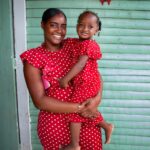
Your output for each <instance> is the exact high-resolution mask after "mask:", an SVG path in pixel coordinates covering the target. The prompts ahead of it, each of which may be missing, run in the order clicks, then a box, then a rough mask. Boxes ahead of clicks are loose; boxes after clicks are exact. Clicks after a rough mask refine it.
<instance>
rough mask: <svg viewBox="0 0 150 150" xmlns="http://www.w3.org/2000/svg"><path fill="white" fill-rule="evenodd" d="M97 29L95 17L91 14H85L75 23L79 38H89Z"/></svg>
mask: <svg viewBox="0 0 150 150" xmlns="http://www.w3.org/2000/svg"><path fill="white" fill-rule="evenodd" d="M98 29H99V26H98V24H97V18H96V16H94V15H92V14H85V15H84V16H83V17H81V19H80V20H79V22H78V24H77V33H78V36H79V39H80V40H87V39H91V38H92V36H93V35H94V34H95V33H96V32H97V31H98Z"/></svg>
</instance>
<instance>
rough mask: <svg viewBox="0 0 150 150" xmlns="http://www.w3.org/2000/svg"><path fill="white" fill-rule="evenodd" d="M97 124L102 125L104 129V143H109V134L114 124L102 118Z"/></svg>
mask: <svg viewBox="0 0 150 150" xmlns="http://www.w3.org/2000/svg"><path fill="white" fill-rule="evenodd" d="M99 126H100V127H102V128H103V129H104V131H105V138H106V140H105V144H109V143H110V141H111V135H112V132H113V129H114V125H113V124H111V123H107V122H106V121H105V120H103V121H101V122H100V123H99Z"/></svg>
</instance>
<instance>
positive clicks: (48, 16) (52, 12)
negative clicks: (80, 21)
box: [42, 8, 67, 23]
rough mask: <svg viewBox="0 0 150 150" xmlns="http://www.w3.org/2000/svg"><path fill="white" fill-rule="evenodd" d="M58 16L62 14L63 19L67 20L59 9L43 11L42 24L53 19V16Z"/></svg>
mask: <svg viewBox="0 0 150 150" xmlns="http://www.w3.org/2000/svg"><path fill="white" fill-rule="evenodd" d="M58 14H62V15H63V16H64V18H65V19H66V20H67V17H66V15H65V14H64V12H63V11H61V10H60V9H58V8H48V9H46V10H45V11H44V13H43V15H42V22H44V23H46V22H47V21H48V20H49V19H51V18H52V17H54V16H55V15H58Z"/></svg>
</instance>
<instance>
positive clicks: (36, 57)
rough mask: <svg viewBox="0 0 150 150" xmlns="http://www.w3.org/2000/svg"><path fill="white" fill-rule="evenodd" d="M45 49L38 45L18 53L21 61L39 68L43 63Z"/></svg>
mask: <svg viewBox="0 0 150 150" xmlns="http://www.w3.org/2000/svg"><path fill="white" fill-rule="evenodd" d="M45 53H46V51H44V49H43V48H42V46H38V47H36V48H31V49H28V50H26V51H25V52H23V53H22V54H21V55H20V58H21V60H22V62H24V61H27V62H28V63H30V64H32V65H33V66H35V67H38V68H41V67H42V65H43V64H44V60H45V59H43V58H44V56H45Z"/></svg>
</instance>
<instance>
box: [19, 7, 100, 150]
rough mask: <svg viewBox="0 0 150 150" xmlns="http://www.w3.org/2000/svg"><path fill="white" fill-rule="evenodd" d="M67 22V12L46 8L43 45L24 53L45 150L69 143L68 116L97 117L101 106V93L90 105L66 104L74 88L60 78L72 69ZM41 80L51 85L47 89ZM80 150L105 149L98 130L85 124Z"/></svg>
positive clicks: (52, 149) (43, 21) (28, 84)
mask: <svg viewBox="0 0 150 150" xmlns="http://www.w3.org/2000/svg"><path fill="white" fill-rule="evenodd" d="M66 23H67V19H66V16H65V15H64V13H63V12H62V11H61V10H59V9H55V8H50V9H47V10H46V11H45V12H44V13H43V16H42V22H41V27H42V29H43V31H44V43H43V44H42V45H41V46H39V47H37V48H33V49H30V50H28V51H26V52H24V53H23V54H22V55H21V59H22V61H23V64H24V76H25V80H26V84H27V87H28V90H29V93H30V95H31V97H32V100H33V103H34V105H35V106H36V107H37V108H38V109H40V113H39V116H38V136H39V139H40V141H41V144H42V146H43V148H44V150H59V148H60V147H64V146H66V145H67V144H68V143H69V142H70V133H69V123H68V122H66V119H65V113H74V112H78V113H80V114H81V115H82V116H84V117H93V116H95V115H96V108H97V106H98V104H99V103H100V99H101V90H100V94H98V95H97V96H96V97H95V98H93V99H92V100H91V99H90V100H88V103H83V104H78V103H69V102H65V101H67V99H68V98H69V97H70V95H71V93H72V86H71V85H69V86H68V87H67V88H66V89H61V88H60V87H59V83H58V79H60V78H61V77H63V76H64V75H65V74H66V73H67V72H68V71H69V70H70V68H71V67H72V57H71V56H72V55H71V50H70V47H69V45H70V44H71V43H69V41H68V40H64V37H65V35H66ZM42 78H44V79H45V80H48V81H49V82H50V83H51V85H50V87H49V88H48V89H47V90H45V89H44V86H43V82H42ZM80 145H81V150H102V142H101V132H100V130H99V127H96V126H92V125H90V124H86V123H85V124H83V125H82V128H81V134H80Z"/></svg>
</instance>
